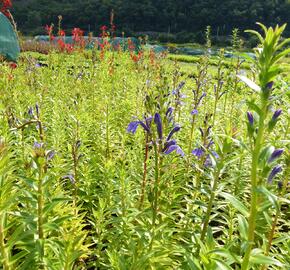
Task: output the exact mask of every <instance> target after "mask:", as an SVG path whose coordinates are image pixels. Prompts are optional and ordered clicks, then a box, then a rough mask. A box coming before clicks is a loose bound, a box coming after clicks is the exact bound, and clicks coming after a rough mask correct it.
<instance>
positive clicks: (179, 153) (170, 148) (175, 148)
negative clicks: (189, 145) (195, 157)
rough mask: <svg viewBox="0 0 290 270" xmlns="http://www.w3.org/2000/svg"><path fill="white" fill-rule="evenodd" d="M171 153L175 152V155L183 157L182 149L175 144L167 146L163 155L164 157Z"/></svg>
mask: <svg viewBox="0 0 290 270" xmlns="http://www.w3.org/2000/svg"><path fill="white" fill-rule="evenodd" d="M173 151H175V152H176V154H178V155H181V156H182V157H184V152H183V151H182V149H181V148H180V147H179V146H178V145H177V144H173V145H171V146H169V147H168V148H167V149H166V150H165V151H164V154H165V155H169V154H170V153H172V152H173Z"/></svg>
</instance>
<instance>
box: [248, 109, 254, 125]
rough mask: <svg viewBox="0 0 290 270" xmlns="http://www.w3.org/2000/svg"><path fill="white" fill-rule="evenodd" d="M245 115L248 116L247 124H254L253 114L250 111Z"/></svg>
mask: <svg viewBox="0 0 290 270" xmlns="http://www.w3.org/2000/svg"><path fill="white" fill-rule="evenodd" d="M247 117H248V121H249V124H250V125H251V126H253V125H254V116H253V114H252V113H251V112H247Z"/></svg>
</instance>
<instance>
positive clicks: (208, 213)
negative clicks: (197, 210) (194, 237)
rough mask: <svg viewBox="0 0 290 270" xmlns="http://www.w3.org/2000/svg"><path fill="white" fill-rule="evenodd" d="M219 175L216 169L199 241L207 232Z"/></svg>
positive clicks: (218, 170)
mask: <svg viewBox="0 0 290 270" xmlns="http://www.w3.org/2000/svg"><path fill="white" fill-rule="evenodd" d="M219 175H220V169H217V170H216V173H215V175H214V182H213V186H212V190H211V194H210V199H209V203H208V206H207V211H206V215H205V219H204V223H203V228H202V232H201V237H200V240H201V241H203V240H204V238H205V236H206V232H207V228H208V224H209V220H210V214H211V211H212V207H213V203H214V199H215V192H216V189H217V187H218V179H219Z"/></svg>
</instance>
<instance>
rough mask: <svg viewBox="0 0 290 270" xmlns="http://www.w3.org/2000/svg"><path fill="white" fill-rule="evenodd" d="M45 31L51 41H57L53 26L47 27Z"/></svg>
mask: <svg viewBox="0 0 290 270" xmlns="http://www.w3.org/2000/svg"><path fill="white" fill-rule="evenodd" d="M45 31H46V33H47V34H48V36H49V41H53V40H54V39H55V36H54V35H53V25H49V26H48V25H46V26H45Z"/></svg>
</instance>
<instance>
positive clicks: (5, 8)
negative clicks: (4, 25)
mask: <svg viewBox="0 0 290 270" xmlns="http://www.w3.org/2000/svg"><path fill="white" fill-rule="evenodd" d="M0 2H2V5H1V8H0V11H1V12H2V13H3V14H4V15H5V16H6V17H10V16H11V14H10V11H9V9H11V8H12V2H11V0H0Z"/></svg>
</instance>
